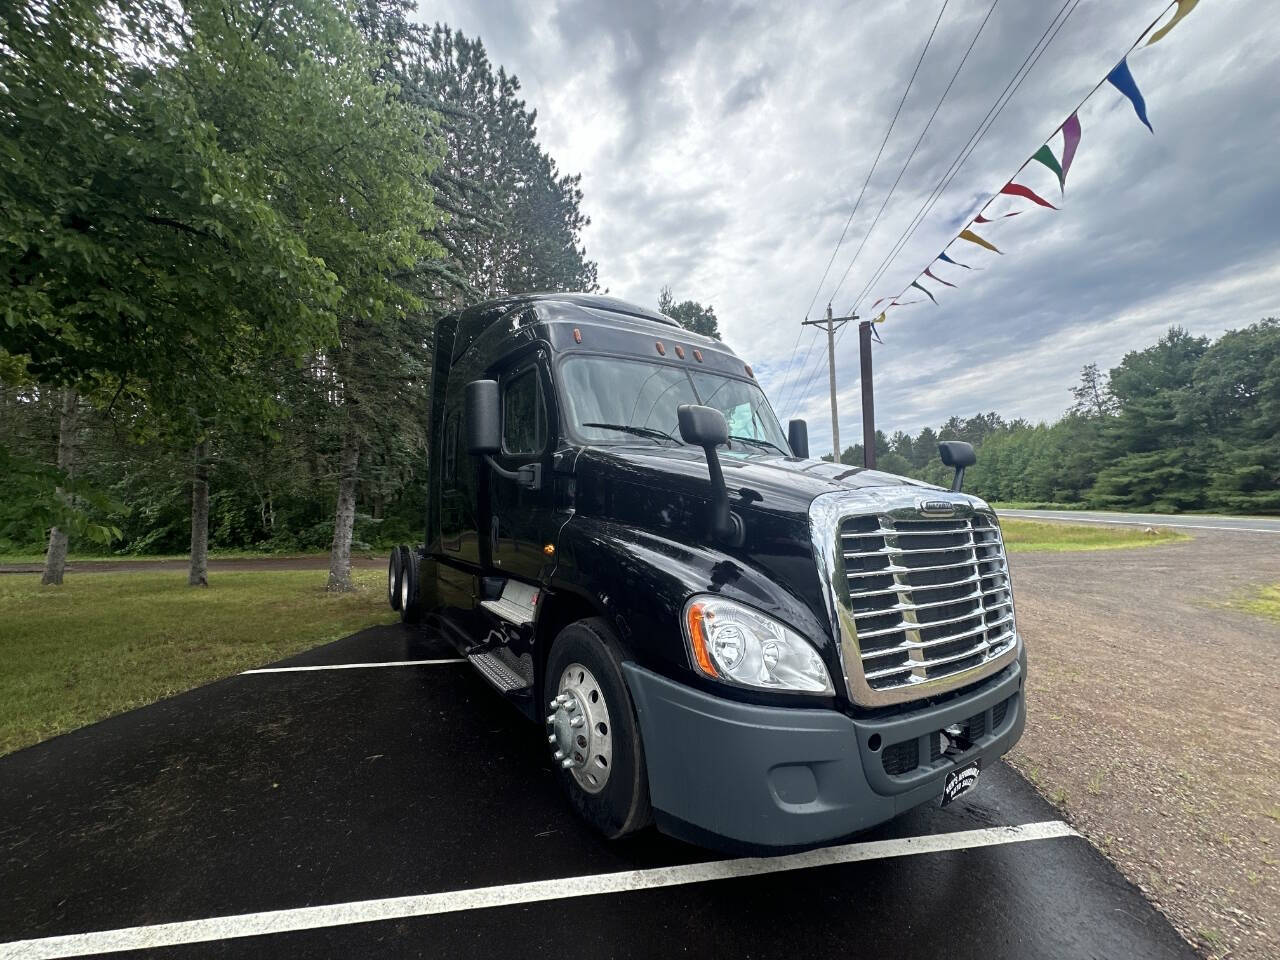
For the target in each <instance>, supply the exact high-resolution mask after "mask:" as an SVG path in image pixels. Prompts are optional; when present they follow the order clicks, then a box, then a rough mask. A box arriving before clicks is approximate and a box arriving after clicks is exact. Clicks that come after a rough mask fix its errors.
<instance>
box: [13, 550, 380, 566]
mask: <svg viewBox="0 0 1280 960" xmlns="http://www.w3.org/2000/svg"><path fill="white" fill-rule="evenodd" d="M388 552H389V551H387V550H372V551H371V550H352V551H351V555H352V556H353V557H372V556H383V555H385V554H386V553H388ZM327 556H329V551H328V550H312V551H304V552H301V553H299V552H297V551H294V552H291V553H266V552H264V551H262V550H210V551H209V559H210V560H267V559H270V560H291V559H298V558H312V557H327ZM187 559H189V554H185V553H154V554H153V553H148V554H132V553H71V554H68V555H67V563H139V562H149V561H155V562H156V563H160V562H163V561H174V560H182V561H186V560H187ZM0 563H13V564H19V563H21V564H31V563H40V564H43V563H44V552H43V551H38V552H33V551H30V550H27V551H15V552H13V553H4V552H0Z"/></svg>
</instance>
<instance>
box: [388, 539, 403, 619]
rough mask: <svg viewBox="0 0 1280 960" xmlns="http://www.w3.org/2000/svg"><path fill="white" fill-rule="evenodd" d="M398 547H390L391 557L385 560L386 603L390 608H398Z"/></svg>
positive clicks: (399, 563) (399, 557)
mask: <svg viewBox="0 0 1280 960" xmlns="http://www.w3.org/2000/svg"><path fill="white" fill-rule="evenodd" d="M400 570H401V556H400V548H399V547H392V548H391V559H389V560H388V561H387V603H389V604H391V609H392V610H399V609H400Z"/></svg>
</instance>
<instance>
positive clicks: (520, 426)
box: [502, 367, 547, 454]
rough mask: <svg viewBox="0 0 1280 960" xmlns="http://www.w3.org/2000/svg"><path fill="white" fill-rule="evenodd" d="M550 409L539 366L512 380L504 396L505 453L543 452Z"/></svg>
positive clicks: (503, 433)
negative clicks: (543, 392)
mask: <svg viewBox="0 0 1280 960" xmlns="http://www.w3.org/2000/svg"><path fill="white" fill-rule="evenodd" d="M546 424H547V408H546V404H545V402H544V401H543V398H542V383H541V381H540V379H539V377H538V370H537V368H536V367H533V368H530V369H528V370H525V371H524V372H523V373H519V374H517V375H516V376H514V377H512V378H511V380H510V381H508V383H507V385H506V389H505V390H504V391H503V394H502V450H503V452H504V453H510V454H528V453H541V452H542V449H543V448H544V447H545V446H546V444H547V426H546Z"/></svg>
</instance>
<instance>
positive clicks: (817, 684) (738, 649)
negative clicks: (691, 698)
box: [684, 596, 835, 696]
mask: <svg viewBox="0 0 1280 960" xmlns="http://www.w3.org/2000/svg"><path fill="white" fill-rule="evenodd" d="M684 634H685V640H686V641H687V642H688V644H689V652H690V653H691V654H692V657H693V663H694V666H695V668H697V670H698V671H699V672H701V673H703V674H705V675H706V676H708V677H711V678H712V679H714V680H722V681H725V682H727V683H736V684H739V685H741V686H744V687H756V688H760V689H764V690H788V691H799V692H802V693H825V694H827V695H828V696H833V695H834V694H835V690H834V689H833V688H832V686H831V678H830V676H828V675H827V668H826V665H825V664H824V663H823V662H822V658H821V657H820V656H818V651H817V650H815V649H813V647H812V646H810V645H809V641H807V640H805V638H804V637H802V636H800V634H798V633H796V632H795V631H794V630H792V629H790V628H788V627H785V626H783V625H782V624H781V623H779V622H778V621H777V620H774V619H773V618H772V617H767V616H765V615H764V614H763V613H758V612H757V611H755V610H752V609H751V608H750V607H747V606H743V605H742V604H740V603H735V602H734V601H732V600H724V599H721V598H720V597H710V596H699V597H694V598H693V599H692V600H690V601H689V603H688V604H687V605H686V606H685V608H684Z"/></svg>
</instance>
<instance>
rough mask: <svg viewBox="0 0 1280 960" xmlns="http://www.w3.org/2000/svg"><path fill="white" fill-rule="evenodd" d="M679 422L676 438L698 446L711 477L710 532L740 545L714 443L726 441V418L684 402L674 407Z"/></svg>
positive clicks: (740, 536) (737, 523)
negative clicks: (704, 457) (705, 459)
mask: <svg viewBox="0 0 1280 960" xmlns="http://www.w3.org/2000/svg"><path fill="white" fill-rule="evenodd" d="M676 417H677V418H678V421H679V423H680V439H681V440H683V441H684V442H685V443H691V444H693V445H694V446H695V447H701V448H702V450H703V452H704V453H706V455H707V473H708V474H709V475H710V478H711V535H712V536H714V537H716V538H717V539H719V540H723V541H724V542H725V543H728V544H730V545H731V546H736V547H740V546H742V543H743V540H744V539H745V537H744V528H743V525H742V518H741V517H739V516H738V515H737V514H736V513H733V512H732V511H731V510H730V509H729V489H728V488H727V487H726V486H725V485H724V471H723V470H721V469H720V455H719V454H718V453H716V447H718V446H719V445H720V444H722V443H728V442H729V422H728V421H727V420H725V418H724V414H723V413H721V412H720V411H719V410H717V409H716V408H715V407H701V406H698V405H697V404H693V403H684V404H681V405H680V406H678V407H676Z"/></svg>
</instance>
